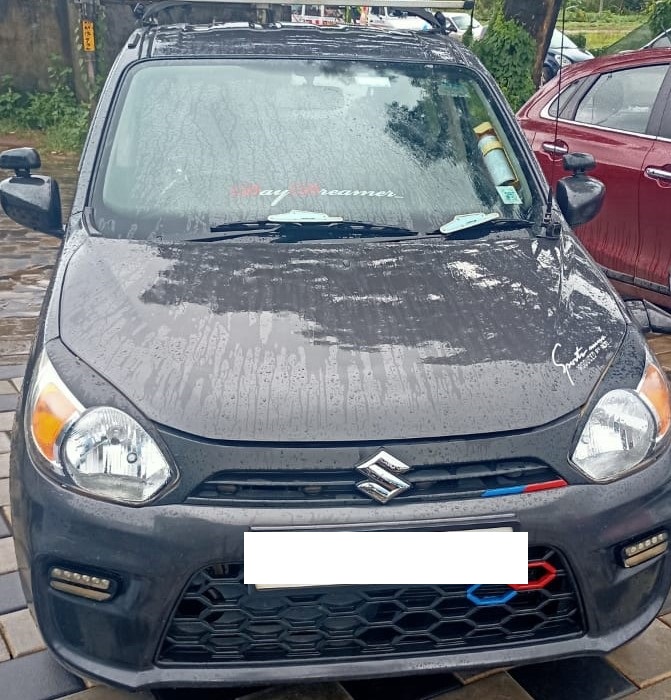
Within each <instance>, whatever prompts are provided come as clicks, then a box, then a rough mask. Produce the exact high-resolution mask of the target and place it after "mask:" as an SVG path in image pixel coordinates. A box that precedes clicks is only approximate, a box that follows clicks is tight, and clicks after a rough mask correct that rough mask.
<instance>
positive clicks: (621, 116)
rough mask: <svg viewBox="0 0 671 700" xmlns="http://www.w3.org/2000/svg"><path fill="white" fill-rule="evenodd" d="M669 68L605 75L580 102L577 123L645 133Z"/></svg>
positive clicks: (658, 67) (631, 70)
mask: <svg viewBox="0 0 671 700" xmlns="http://www.w3.org/2000/svg"><path fill="white" fill-rule="evenodd" d="M667 70H668V65H667V64H664V65H657V66H641V67H637V68H628V69H627V70H620V71H616V72H613V73H604V74H603V75H601V76H599V78H598V80H597V81H596V82H595V83H594V85H593V86H592V87H591V88H590V90H589V91H588V92H587V93H586V94H585V96H584V97H583V98H582V100H581V101H580V104H579V105H578V109H577V111H576V114H575V121H577V122H581V123H583V124H594V125H595V126H603V127H608V128H610V129H618V130H621V131H630V132H633V133H637V134H644V133H645V132H646V129H647V128H648V122H649V121H650V114H651V112H652V108H653V106H654V104H655V100H656V99H657V94H658V93H659V89H660V87H661V85H662V81H663V80H664V77H665V75H666V73H667Z"/></svg>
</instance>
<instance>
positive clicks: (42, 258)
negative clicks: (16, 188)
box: [0, 136, 78, 364]
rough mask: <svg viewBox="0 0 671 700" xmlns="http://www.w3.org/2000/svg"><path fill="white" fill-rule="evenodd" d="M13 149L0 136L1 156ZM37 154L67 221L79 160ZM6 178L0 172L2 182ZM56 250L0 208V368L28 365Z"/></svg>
mask: <svg viewBox="0 0 671 700" xmlns="http://www.w3.org/2000/svg"><path fill="white" fill-rule="evenodd" d="M16 145H17V144H15V143H11V144H7V143H4V142H3V139H2V137H1V136H0V151H2V150H5V149H6V148H11V147H14V146H16ZM40 155H41V157H42V168H41V169H40V170H39V171H38V172H39V173H40V174H44V175H50V176H51V177H54V178H56V180H57V181H58V184H59V185H60V188H61V198H62V201H63V216H64V218H65V217H66V216H67V215H68V213H69V211H70V206H71V203H72V197H73V194H74V187H75V183H76V180H77V162H78V158H77V156H61V155H51V154H49V153H45V152H42V153H40ZM6 175H8V173H6V172H5V171H3V172H2V173H0V178H4V177H5V176H6ZM59 247H60V240H59V239H57V238H54V237H52V236H46V235H44V234H43V233H37V232H36V231H28V230H27V229H24V228H22V227H21V226H19V225H18V224H16V223H14V222H13V221H12V220H11V219H8V218H7V217H6V216H5V214H4V212H2V210H1V209H0V364H23V363H24V362H25V361H26V359H27V358H26V355H27V353H28V351H29V350H30V345H31V343H32V340H33V335H34V333H35V327H36V324H37V316H38V314H39V312H40V308H41V306H42V299H43V297H44V292H45V290H46V288H47V286H48V285H49V279H50V277H51V271H52V269H53V266H54V263H55V261H56V256H57V254H58V249H59Z"/></svg>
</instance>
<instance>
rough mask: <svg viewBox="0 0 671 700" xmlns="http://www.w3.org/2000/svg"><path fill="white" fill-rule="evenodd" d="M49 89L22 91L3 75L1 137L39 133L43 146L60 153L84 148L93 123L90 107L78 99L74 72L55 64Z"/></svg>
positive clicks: (50, 73) (1, 78)
mask: <svg viewBox="0 0 671 700" xmlns="http://www.w3.org/2000/svg"><path fill="white" fill-rule="evenodd" d="M48 74H49V89H48V90H46V91H43V92H42V91H35V92H22V91H19V90H17V89H15V88H14V86H13V84H12V77H11V76H9V75H4V76H0V134H14V133H24V132H39V134H38V135H39V140H40V142H41V143H42V144H43V147H44V148H46V149H48V150H51V151H58V152H68V151H76V150H78V149H80V148H81V146H82V144H83V142H84V137H85V136H86V130H87V129H88V124H89V114H90V105H89V104H85V103H83V102H81V101H80V100H79V99H77V96H76V95H75V91H74V89H73V87H72V70H71V69H70V68H64V67H63V66H60V65H58V64H57V63H55V62H54V63H53V64H52V65H51V66H50V67H49V69H48Z"/></svg>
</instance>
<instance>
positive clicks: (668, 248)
mask: <svg viewBox="0 0 671 700" xmlns="http://www.w3.org/2000/svg"><path fill="white" fill-rule="evenodd" d="M670 92H671V72H670V73H669V74H668V75H667V79H666V81H665V84H664V86H663V87H662V90H661V91H660V97H659V101H660V103H661V104H662V105H664V108H663V109H660V110H659V115H660V117H659V128H658V129H657V130H656V131H657V138H656V140H655V141H654V143H653V144H652V148H651V149H650V150H649V151H648V154H647V155H646V157H645V159H644V161H643V168H642V170H641V175H640V189H639V201H638V208H639V220H640V228H641V245H640V249H639V254H638V260H637V263H636V280H635V281H636V284H638V285H639V286H641V287H644V288H648V289H652V290H653V291H657V292H661V293H664V294H669V293H671V288H670V287H671V285H670V280H669V276H670V274H671V232H670V231H669V222H671V104H669V93H670ZM655 126H656V125H655Z"/></svg>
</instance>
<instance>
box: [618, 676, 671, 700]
mask: <svg viewBox="0 0 671 700" xmlns="http://www.w3.org/2000/svg"><path fill="white" fill-rule="evenodd" d="M669 698H671V679H670V680H668V681H662V682H661V683H655V685H651V686H649V687H648V688H645V690H639V691H638V692H637V693H634V694H633V695H630V696H629V697H628V698H627V700H669Z"/></svg>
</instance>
